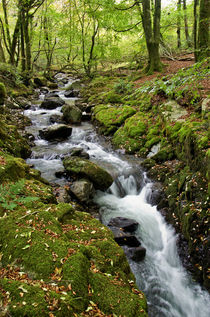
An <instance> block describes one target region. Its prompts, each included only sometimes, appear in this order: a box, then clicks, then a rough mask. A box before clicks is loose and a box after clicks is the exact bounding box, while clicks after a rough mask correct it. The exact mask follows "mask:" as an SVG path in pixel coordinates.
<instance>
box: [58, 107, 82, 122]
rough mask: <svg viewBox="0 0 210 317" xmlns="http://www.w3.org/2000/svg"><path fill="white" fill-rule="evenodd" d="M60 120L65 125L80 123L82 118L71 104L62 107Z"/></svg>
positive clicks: (78, 110)
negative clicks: (65, 123)
mask: <svg viewBox="0 0 210 317" xmlns="http://www.w3.org/2000/svg"><path fill="white" fill-rule="evenodd" d="M61 111H62V112H63V117H62V119H63V120H64V121H65V122H67V123H80V122H81V118H82V111H81V110H80V109H79V108H77V107H76V106H75V105H73V104H68V105H65V106H63V108H62V110H61Z"/></svg>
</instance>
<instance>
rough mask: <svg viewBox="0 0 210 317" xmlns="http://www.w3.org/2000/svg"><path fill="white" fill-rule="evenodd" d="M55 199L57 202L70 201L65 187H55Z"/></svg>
mask: <svg viewBox="0 0 210 317" xmlns="http://www.w3.org/2000/svg"><path fill="white" fill-rule="evenodd" d="M55 194H56V199H57V202H58V203H70V202H71V198H70V196H69V193H68V191H67V189H66V188H65V187H59V188H57V189H56V192H55Z"/></svg>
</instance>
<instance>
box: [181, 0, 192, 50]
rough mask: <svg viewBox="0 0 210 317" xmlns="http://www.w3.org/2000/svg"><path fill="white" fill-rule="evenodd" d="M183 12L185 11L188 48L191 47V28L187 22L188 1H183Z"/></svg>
mask: <svg viewBox="0 0 210 317" xmlns="http://www.w3.org/2000/svg"><path fill="white" fill-rule="evenodd" d="M183 10H184V31H185V38H186V42H187V46H188V47H191V46H192V44H191V40H190V35H189V28H188V21H187V5H186V0H183Z"/></svg>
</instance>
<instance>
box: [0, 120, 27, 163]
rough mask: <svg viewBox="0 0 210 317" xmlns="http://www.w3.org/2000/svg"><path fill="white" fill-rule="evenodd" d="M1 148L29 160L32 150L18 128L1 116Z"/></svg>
mask: <svg viewBox="0 0 210 317" xmlns="http://www.w3.org/2000/svg"><path fill="white" fill-rule="evenodd" d="M0 148H1V149H3V150H5V151H6V152H8V153H11V154H12V155H15V156H19V157H23V158H27V157H29V155H30V154H31V149H30V146H29V144H28V142H27V141H26V139H24V138H23V137H22V136H21V135H20V133H19V132H18V130H17V127H15V126H14V125H11V124H7V123H6V118H5V116H3V115H0Z"/></svg>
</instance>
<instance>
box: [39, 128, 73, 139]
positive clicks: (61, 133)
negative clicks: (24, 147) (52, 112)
mask: <svg viewBox="0 0 210 317" xmlns="http://www.w3.org/2000/svg"><path fill="white" fill-rule="evenodd" d="M71 133H72V128H71V127H69V126H68V125H65V124H56V125H52V126H50V127H48V128H46V129H44V130H40V131H39V135H40V136H41V137H42V138H43V139H45V140H48V141H50V140H54V139H66V138H68V137H69V136H70V135H71Z"/></svg>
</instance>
